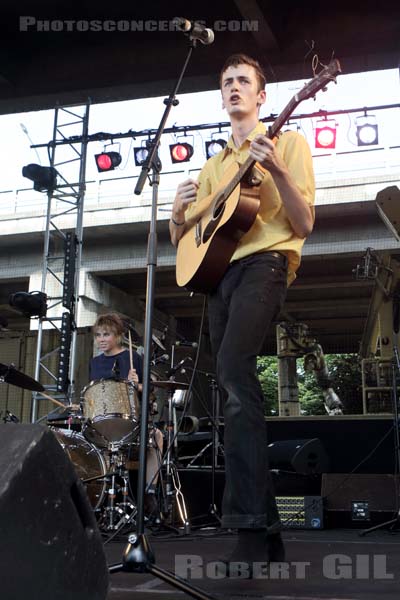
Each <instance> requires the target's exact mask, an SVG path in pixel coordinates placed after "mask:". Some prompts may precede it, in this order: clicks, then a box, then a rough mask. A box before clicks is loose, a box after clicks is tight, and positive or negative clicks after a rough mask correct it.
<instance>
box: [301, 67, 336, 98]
mask: <svg viewBox="0 0 400 600" xmlns="http://www.w3.org/2000/svg"><path fill="white" fill-rule="evenodd" d="M341 72H342V69H341V68H340V62H339V61H338V60H337V59H336V58H334V59H333V60H331V62H330V63H329V65H327V66H326V67H324V68H323V69H322V71H320V72H319V73H318V75H316V76H315V77H314V78H313V79H311V81H309V82H308V83H306V84H305V85H304V87H302V88H301V90H300V91H299V92H298V93H297V98H298V100H299V102H302V101H303V100H308V99H309V98H313V97H314V96H315V94H316V93H317V92H319V90H322V89H324V88H325V86H326V84H327V83H329V82H330V81H334V82H335V83H336V75H339V74H340V73H341Z"/></svg>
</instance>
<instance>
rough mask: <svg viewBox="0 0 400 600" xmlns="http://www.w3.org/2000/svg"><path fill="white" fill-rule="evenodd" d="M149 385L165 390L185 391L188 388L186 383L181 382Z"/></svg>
mask: <svg viewBox="0 0 400 600" xmlns="http://www.w3.org/2000/svg"><path fill="white" fill-rule="evenodd" d="M151 385H154V387H159V388H162V389H166V390H186V389H187V388H188V387H189V384H188V383H185V382H183V381H170V380H168V381H152V382H151Z"/></svg>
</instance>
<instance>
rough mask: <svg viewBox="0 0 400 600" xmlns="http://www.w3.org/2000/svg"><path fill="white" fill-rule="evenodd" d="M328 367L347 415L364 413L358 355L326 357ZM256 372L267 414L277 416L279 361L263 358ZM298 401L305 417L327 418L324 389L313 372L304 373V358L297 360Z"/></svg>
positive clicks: (271, 357) (272, 358)
mask: <svg viewBox="0 0 400 600" xmlns="http://www.w3.org/2000/svg"><path fill="white" fill-rule="evenodd" d="M325 360H326V364H327V367H328V371H329V375H330V378H331V381H332V387H333V389H334V391H335V392H336V394H337V395H338V396H339V398H340V400H341V401H342V403H343V407H344V408H343V412H344V413H345V414H360V413H362V386H361V365H360V361H359V358H358V356H357V355H356V354H327V355H325ZM257 372H258V376H259V380H260V383H261V387H262V390H263V393H264V398H265V414H266V415H277V414H278V360H277V358H275V357H273V356H260V357H259V358H258V360H257ZM297 377H298V386H299V399H300V405H301V412H302V414H306V415H324V414H326V410H325V407H324V401H323V396H322V391H321V388H320V387H319V386H318V384H317V382H316V379H315V375H314V373H312V372H311V373H310V372H305V371H304V368H303V361H302V359H301V358H300V359H298V360H297Z"/></svg>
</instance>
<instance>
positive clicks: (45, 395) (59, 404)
mask: <svg viewBox="0 0 400 600" xmlns="http://www.w3.org/2000/svg"><path fill="white" fill-rule="evenodd" d="M40 395H41V396H44V397H45V398H47V400H51V402H54V404H58V406H62V407H63V408H68V406H67V405H66V404H63V403H62V402H59V401H58V400H55V399H54V398H52V397H51V396H49V395H48V394H45V393H44V392H40Z"/></svg>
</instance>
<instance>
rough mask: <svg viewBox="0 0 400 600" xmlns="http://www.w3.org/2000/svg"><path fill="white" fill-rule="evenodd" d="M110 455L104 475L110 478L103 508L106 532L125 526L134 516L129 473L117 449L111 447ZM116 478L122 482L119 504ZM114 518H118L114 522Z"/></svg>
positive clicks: (134, 510) (134, 509)
mask: <svg viewBox="0 0 400 600" xmlns="http://www.w3.org/2000/svg"><path fill="white" fill-rule="evenodd" d="M109 453H110V473H109V474H108V475H106V477H107V476H108V477H109V478H110V487H109V488H108V490H107V497H108V500H107V505H106V506H105V508H104V513H105V528H106V529H107V530H119V529H121V528H122V526H124V525H126V524H127V523H129V522H130V521H131V519H132V518H133V517H134V516H135V515H136V505H135V503H134V501H133V499H132V498H131V497H130V496H129V471H128V469H127V468H126V466H125V462H124V460H123V458H122V457H121V451H120V449H119V447H117V448H115V447H114V446H113V445H111V448H110V450H109ZM117 476H118V477H119V478H120V479H121V480H122V486H121V488H120V490H119V493H120V494H121V496H122V501H121V502H116V499H117V487H116V486H117ZM116 517H119V519H118V522H116Z"/></svg>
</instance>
